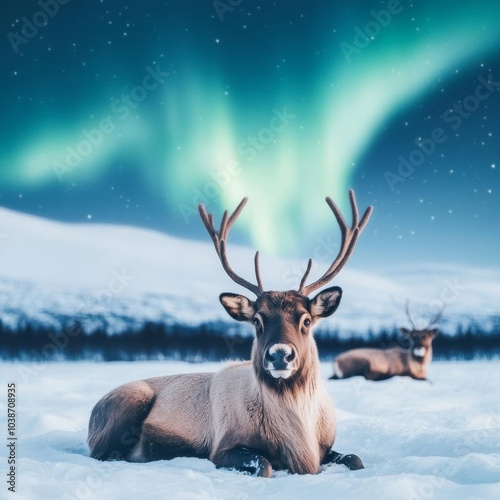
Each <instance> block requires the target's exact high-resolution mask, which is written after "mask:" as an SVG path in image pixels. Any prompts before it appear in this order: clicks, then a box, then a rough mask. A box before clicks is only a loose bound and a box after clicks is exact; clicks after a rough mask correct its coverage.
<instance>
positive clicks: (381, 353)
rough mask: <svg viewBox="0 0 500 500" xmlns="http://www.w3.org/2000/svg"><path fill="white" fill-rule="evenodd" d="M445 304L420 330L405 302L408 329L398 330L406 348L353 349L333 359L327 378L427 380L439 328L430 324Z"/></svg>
mask: <svg viewBox="0 0 500 500" xmlns="http://www.w3.org/2000/svg"><path fill="white" fill-rule="evenodd" d="M443 310H444V307H443V308H441V310H440V311H439V312H438V313H437V314H436V315H435V316H434V318H433V319H431V321H430V322H429V324H428V325H427V326H426V327H425V328H423V329H420V330H419V329H417V327H416V326H415V323H414V322H413V320H412V318H411V315H410V302H409V301H407V302H406V315H407V317H408V321H409V323H410V325H411V330H408V329H407V328H401V329H400V332H401V333H402V334H403V335H404V336H405V337H406V338H407V339H408V340H409V343H410V345H409V347H408V349H403V348H401V347H392V348H390V349H352V350H350V351H346V352H344V353H342V354H341V355H340V356H337V357H336V358H335V360H334V362H333V375H332V376H331V377H330V380H337V379H341V378H349V377H355V376H356V375H362V376H363V377H365V378H366V379H367V380H377V381H378V380H386V379H388V378H391V377H394V376H396V375H398V376H408V377H411V378H414V379H415V380H427V367H428V366H429V363H430V362H431V360H432V341H433V340H434V338H435V337H436V335H438V333H439V330H437V329H436V328H433V326H434V325H435V324H436V323H437V322H438V321H439V320H440V319H441V316H442V314H443Z"/></svg>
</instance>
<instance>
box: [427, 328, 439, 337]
mask: <svg viewBox="0 0 500 500" xmlns="http://www.w3.org/2000/svg"><path fill="white" fill-rule="evenodd" d="M429 333H430V334H431V337H432V338H434V337H437V336H438V335H439V330H438V329H437V328H433V329H432V330H431V331H430V332H429Z"/></svg>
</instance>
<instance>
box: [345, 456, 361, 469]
mask: <svg viewBox="0 0 500 500" xmlns="http://www.w3.org/2000/svg"><path fill="white" fill-rule="evenodd" d="M339 463H340V464H343V465H345V466H346V467H347V468H348V469H349V470H360V469H364V468H365V466H364V465H363V461H362V460H361V458H359V457H358V456H357V455H344V456H343V457H342V458H341V459H340V460H339Z"/></svg>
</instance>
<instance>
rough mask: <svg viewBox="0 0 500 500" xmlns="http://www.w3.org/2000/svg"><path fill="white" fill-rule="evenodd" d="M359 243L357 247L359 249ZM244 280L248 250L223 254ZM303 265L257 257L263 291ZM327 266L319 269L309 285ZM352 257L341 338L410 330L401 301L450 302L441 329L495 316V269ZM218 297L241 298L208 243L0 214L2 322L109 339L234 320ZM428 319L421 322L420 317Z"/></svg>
mask: <svg viewBox="0 0 500 500" xmlns="http://www.w3.org/2000/svg"><path fill="white" fill-rule="evenodd" d="M361 244H362V242H361ZM229 252H230V256H229V257H230V261H231V263H232V265H233V267H234V268H235V269H236V271H237V272H239V273H240V274H241V275H243V276H246V277H248V278H249V279H251V277H252V276H253V250H251V249H249V248H244V247H238V246H232V245H230V247H229ZM304 264H305V262H298V261H291V260H280V259H276V258H273V257H270V256H267V255H262V256H261V267H262V275H263V280H264V286H265V287H267V288H269V289H273V288H274V289H283V290H286V289H293V288H296V287H297V285H298V282H299V280H300V276H301V272H302V269H303V268H304ZM328 265H329V262H318V263H315V266H314V267H313V272H312V278H314V277H315V276H318V275H320V274H322V272H323V270H324V269H325V268H326V267H327V266H328ZM353 266H355V257H354V259H353V261H352V262H351V263H349V264H348V266H347V268H346V269H345V270H344V271H343V272H342V273H341V275H340V276H339V277H338V278H337V279H336V282H335V284H337V285H339V286H341V287H342V288H343V289H344V296H343V301H342V304H341V306H340V308H339V311H338V312H337V313H336V315H335V316H334V317H333V318H331V319H330V320H328V323H327V326H329V327H331V328H338V329H340V332H341V333H342V334H345V335H347V334H349V333H350V332H365V331H367V330H368V329H369V328H372V329H374V330H378V329H380V328H381V327H392V326H394V325H403V324H406V320H405V317H404V312H403V303H404V301H405V299H406V298H407V297H408V298H411V299H412V303H413V307H414V308H415V310H416V314H415V315H416V316H418V311H419V310H420V311H421V312H423V313H425V312H427V313H428V312H429V310H433V309H436V308H437V307H438V306H439V304H440V303H442V301H443V300H444V301H445V302H446V303H447V309H446V315H445V316H446V317H445V320H444V321H443V327H444V329H445V330H449V331H451V330H453V328H454V327H455V325H456V324H457V323H458V322H463V323H470V322H478V323H480V324H482V325H483V326H484V327H485V328H488V327H489V325H490V324H491V322H492V320H493V319H492V318H493V316H495V315H498V314H499V311H500V270H497V269H494V270H488V269H474V268H470V267H467V268H463V267H453V266H450V265H440V264H433V265H429V266H427V267H426V268H414V267H412V266H411V265H410V264H409V265H408V267H407V268H404V269H401V268H394V269H386V270H379V271H378V272H377V274H375V273H367V272H361V271H357V270H356V269H355V268H353ZM222 291H232V292H241V293H247V291H246V290H243V289H241V288H240V287H239V286H237V285H235V284H234V283H233V282H232V281H231V280H230V279H229V278H228V277H227V276H226V275H225V274H224V272H223V271H222V268H221V266H220V263H219V262H218V259H217V257H216V255H215V252H214V250H213V248H212V244H211V242H210V241H209V238H208V236H207V242H196V241H190V240H184V239H179V238H174V237H171V236H167V235H165V234H162V233H159V232H155V231H150V230H145V229H139V228H133V227H123V226H112V225H101V224H90V223H87V224H63V223H58V222H53V221H49V220H45V219H42V218H38V217H35V216H30V215H26V214H20V213H16V212H13V211H11V210H7V209H3V208H0V319H1V320H2V321H3V322H4V323H5V324H7V325H10V326H15V325H17V324H19V322H23V321H31V322H41V323H44V324H49V325H54V328H57V326H58V325H60V324H61V322H63V321H64V320H65V319H67V318H83V319H84V321H85V322H86V324H87V326H88V328H89V329H92V328H94V327H97V326H101V325H105V327H106V329H107V330H108V331H110V332H120V331H123V330H124V329H125V328H135V327H137V326H140V325H141V324H142V323H144V322H145V321H149V320H150V321H163V322H167V323H173V322H178V323H183V324H190V325H196V324H200V323H203V322H209V321H219V320H223V321H228V322H229V321H230V319H229V318H228V317H227V316H226V314H225V312H224V310H223V309H222V307H221V306H220V304H219V302H218V299H217V297H218V295H219V294H220V293H221V292H222ZM424 317H425V314H424Z"/></svg>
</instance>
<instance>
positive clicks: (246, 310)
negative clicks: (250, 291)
mask: <svg viewBox="0 0 500 500" xmlns="http://www.w3.org/2000/svg"><path fill="white" fill-rule="evenodd" d="M219 300H220V303H221V304H222V305H223V306H224V309H225V310H226V311H227V313H228V314H229V316H231V318H234V319H235V320H236V321H251V320H252V319H253V316H254V314H255V302H252V301H251V300H250V299H247V298H246V297H245V296H244V295H236V294H235V293H222V294H221V295H220V297H219Z"/></svg>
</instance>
